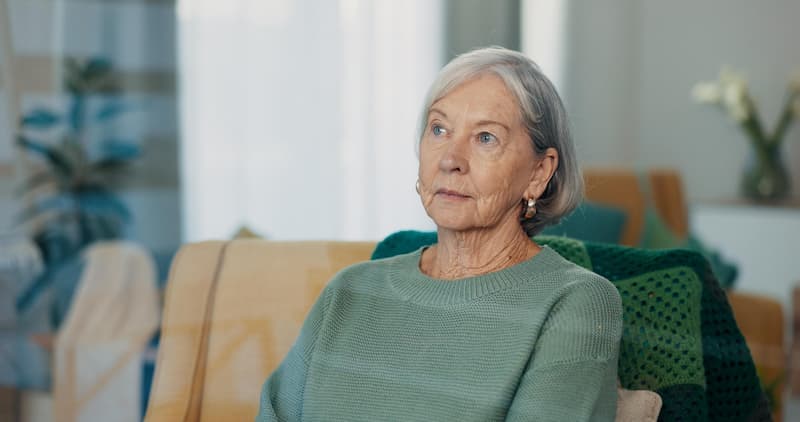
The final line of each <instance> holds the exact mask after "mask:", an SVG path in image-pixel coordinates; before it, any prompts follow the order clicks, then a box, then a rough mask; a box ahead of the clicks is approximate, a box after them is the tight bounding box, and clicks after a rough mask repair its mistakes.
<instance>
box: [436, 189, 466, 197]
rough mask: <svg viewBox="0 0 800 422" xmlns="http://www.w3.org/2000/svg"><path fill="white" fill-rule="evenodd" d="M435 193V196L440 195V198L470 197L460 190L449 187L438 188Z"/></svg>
mask: <svg viewBox="0 0 800 422" xmlns="http://www.w3.org/2000/svg"><path fill="white" fill-rule="evenodd" d="M436 195H437V196H441V197H442V198H445V199H455V200H459V199H469V198H470V196H469V195H464V194H463V193H461V192H458V191H454V190H450V189H439V190H437V191H436Z"/></svg>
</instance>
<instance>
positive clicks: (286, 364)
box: [256, 289, 329, 422]
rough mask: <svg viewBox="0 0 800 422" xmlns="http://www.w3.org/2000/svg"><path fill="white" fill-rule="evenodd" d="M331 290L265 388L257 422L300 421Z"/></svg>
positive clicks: (309, 314)
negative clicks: (313, 356)
mask: <svg viewBox="0 0 800 422" xmlns="http://www.w3.org/2000/svg"><path fill="white" fill-rule="evenodd" d="M328 296H329V289H325V290H324V291H323V293H322V294H321V295H320V296H319V298H317V301H316V302H315V303H314V305H313V306H312V307H311V310H310V311H309V313H308V315H307V316H306V319H305V322H303V327H302V328H301V329H300V334H299V336H298V337H297V340H296V341H295V343H294V345H292V348H291V349H290V350H289V353H288V354H287V355H286V357H285V358H284V359H283V362H281V364H280V365H279V366H278V368H277V369H276V370H275V372H273V373H272V375H270V376H269V378H267V380H266V381H265V382H264V386H263V387H262V388H261V400H260V404H259V409H258V415H257V416H256V421H257V422H266V421H281V422H283V421H299V420H300V419H301V417H302V411H303V393H304V391H305V385H306V374H307V373H308V364H309V362H310V360H311V354H312V353H313V350H314V344H315V342H316V339H317V336H318V334H319V331H320V328H321V327H322V322H323V319H324V315H325V309H326V308H327V300H328Z"/></svg>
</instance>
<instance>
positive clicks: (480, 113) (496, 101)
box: [419, 75, 558, 231]
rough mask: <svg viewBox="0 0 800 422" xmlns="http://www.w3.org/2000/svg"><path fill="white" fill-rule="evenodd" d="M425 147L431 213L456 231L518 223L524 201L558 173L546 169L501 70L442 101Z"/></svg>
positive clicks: (423, 189)
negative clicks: (502, 77) (500, 74)
mask: <svg viewBox="0 0 800 422" xmlns="http://www.w3.org/2000/svg"><path fill="white" fill-rule="evenodd" d="M419 150H420V163H419V181H420V196H421V198H422V204H423V206H424V207H425V211H426V212H427V213H428V215H429V216H430V217H431V218H432V219H433V220H434V222H435V223H436V225H437V226H439V227H440V228H446V229H450V230H455V231H468V230H472V229H485V228H492V227H497V226H498V225H500V224H502V223H506V222H508V220H509V219H513V221H515V222H516V221H518V220H519V215H520V211H521V201H522V199H523V198H530V197H534V198H538V197H539V196H540V195H541V193H542V192H543V191H544V187H545V186H546V183H547V181H548V180H549V178H550V175H551V174H552V171H551V170H550V169H545V171H542V170H543V169H542V167H543V166H542V165H541V163H542V161H543V160H541V159H536V157H535V154H534V151H533V147H532V145H531V141H530V138H529V137H528V134H527V131H526V130H525V127H524V126H523V124H522V119H521V115H520V111H519V108H518V107H517V104H516V101H515V99H514V97H513V96H512V94H511V93H510V92H509V91H508V89H507V88H506V86H505V83H504V82H503V81H502V80H501V79H500V78H499V77H497V76H494V75H484V76H480V77H477V78H475V79H471V80H469V81H467V82H464V83H462V84H461V85H459V86H457V87H456V88H455V89H453V90H452V91H450V93H448V94H447V95H446V96H444V97H443V98H441V99H440V100H438V101H436V102H435V103H434V104H433V105H432V106H431V109H430V112H429V113H428V121H427V127H426V129H425V132H424V134H423V136H422V140H421V141H420V149H419ZM554 151H555V150H552V149H551V150H548V154H547V155H548V156H551V155H552V154H553V153H554ZM550 158H552V157H550ZM557 159H558V158H557V154H556V156H555V164H556V165H557ZM551 164H552V161H551ZM552 168H553V169H554V168H555V165H553V166H552ZM545 173H547V174H545Z"/></svg>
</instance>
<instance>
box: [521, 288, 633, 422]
mask: <svg viewBox="0 0 800 422" xmlns="http://www.w3.org/2000/svg"><path fill="white" fill-rule="evenodd" d="M621 336H622V304H621V300H620V297H619V293H618V292H617V290H616V288H615V287H614V286H613V285H612V284H611V283H610V282H608V281H607V280H605V279H601V278H593V279H591V280H589V282H574V283H571V284H569V285H567V286H566V287H565V289H564V290H563V292H562V294H561V296H560V298H559V299H558V300H557V301H556V303H555V305H554V306H553V307H552V309H551V310H550V313H549V314H548V317H547V319H546V320H545V322H544V326H543V327H542V331H541V334H540V335H539V338H538V339H537V341H536V344H535V346H534V349H533V354H532V356H531V359H530V361H529V362H528V365H527V367H526V369H525V371H524V373H523V375H522V378H521V380H520V384H519V386H518V387H517V391H516V393H515V395H514V398H513V400H512V403H511V406H510V408H509V411H508V414H507V419H506V420H507V421H528V420H536V421H566V420H569V421H613V420H614V418H615V414H616V404H617V390H616V380H617V360H618V355H619V341H620V337H621Z"/></svg>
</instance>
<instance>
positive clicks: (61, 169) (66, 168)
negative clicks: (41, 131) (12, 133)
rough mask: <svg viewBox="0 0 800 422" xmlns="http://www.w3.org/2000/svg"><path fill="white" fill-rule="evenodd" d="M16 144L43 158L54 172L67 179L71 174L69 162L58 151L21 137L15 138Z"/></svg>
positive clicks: (71, 169)
mask: <svg viewBox="0 0 800 422" xmlns="http://www.w3.org/2000/svg"><path fill="white" fill-rule="evenodd" d="M17 144H19V145H20V146H21V147H23V148H25V149H27V150H29V151H31V152H33V153H36V154H38V155H40V156H42V157H44V158H45V159H46V160H47V162H48V163H50V165H51V166H52V167H53V170H55V171H56V172H58V173H60V174H62V175H64V176H66V177H69V176H71V175H72V174H73V168H72V165H71V164H70V162H69V160H68V159H67V158H66V156H64V154H62V153H61V152H60V151H59V150H58V149H56V148H54V147H51V146H48V145H44V144H42V143H39V142H36V141H34V140H31V139H28V138H26V137H25V136H23V135H19V136H17Z"/></svg>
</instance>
